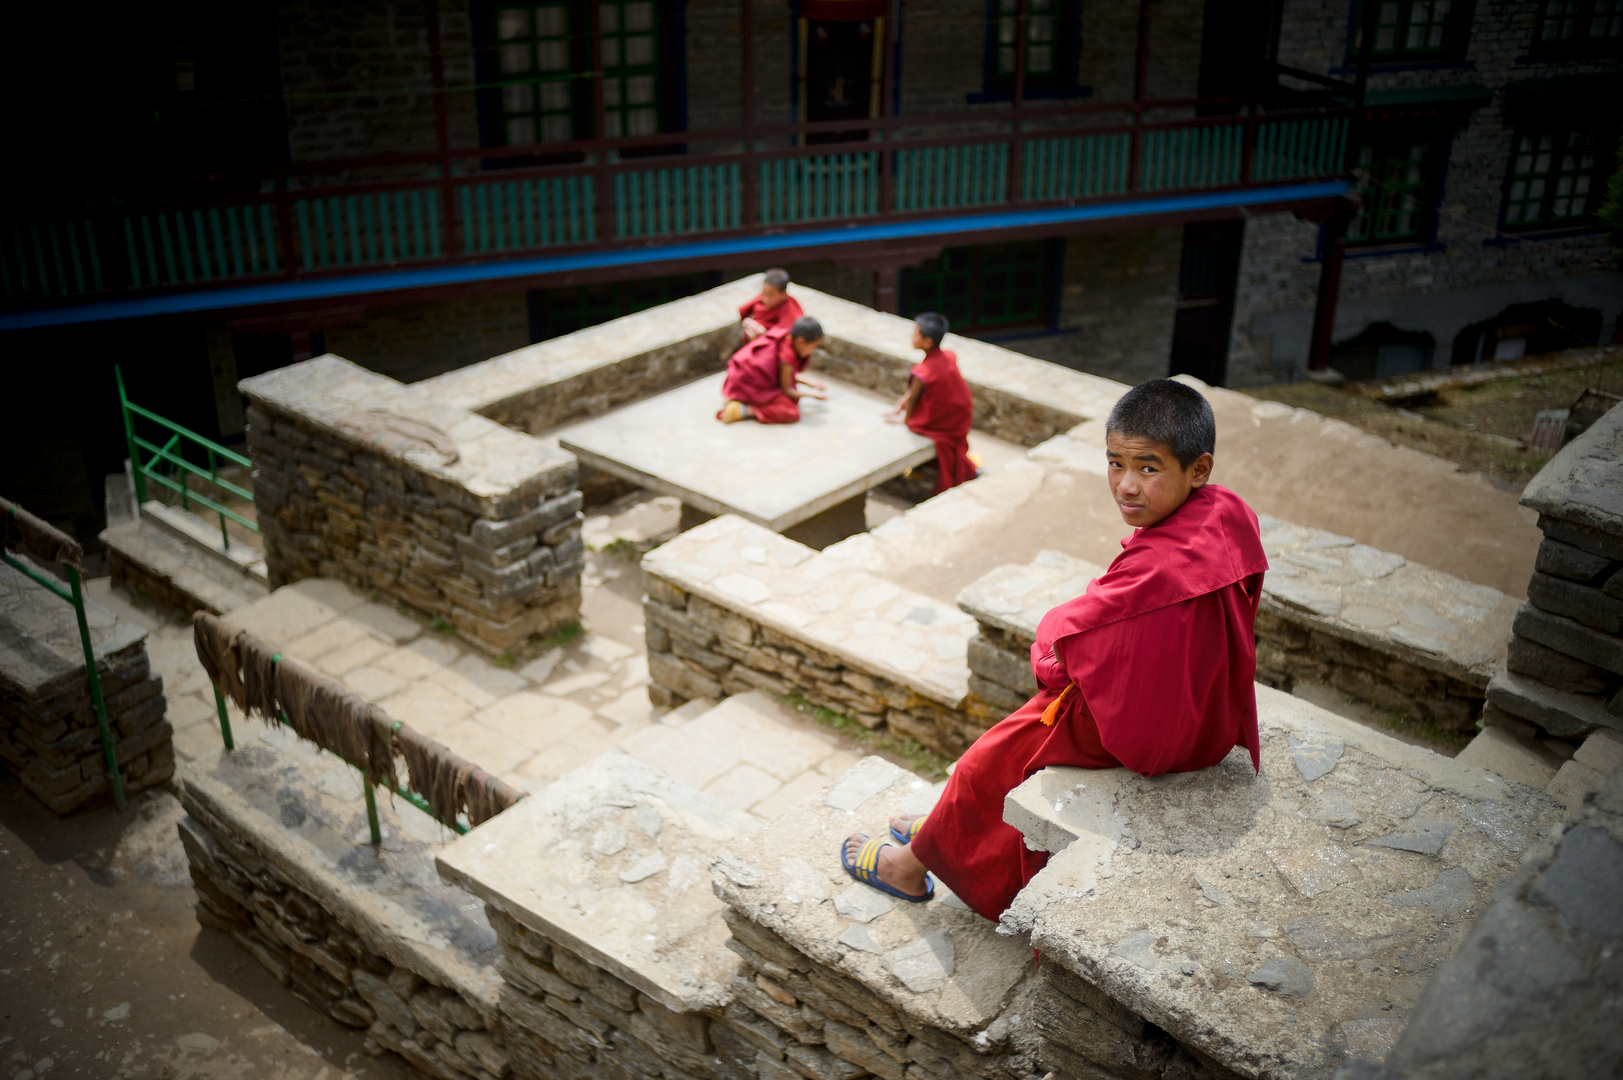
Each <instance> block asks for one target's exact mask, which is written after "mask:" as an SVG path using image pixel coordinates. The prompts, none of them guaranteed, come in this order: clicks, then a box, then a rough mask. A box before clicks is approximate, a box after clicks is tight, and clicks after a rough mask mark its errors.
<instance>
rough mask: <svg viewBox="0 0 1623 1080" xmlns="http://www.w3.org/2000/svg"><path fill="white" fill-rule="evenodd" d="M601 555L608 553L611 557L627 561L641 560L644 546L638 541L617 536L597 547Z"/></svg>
mask: <svg viewBox="0 0 1623 1080" xmlns="http://www.w3.org/2000/svg"><path fill="white" fill-rule="evenodd" d="M597 552H598V554H599V555H607V556H608V557H609V558H611V559H624V560H625V561H626V562H641V561H642V555H643V551H642V547H641V546H640V545H638V544H637V543H636V542H634V541H631V540H627V539H626V538H625V537H623V536H617V537H615V538H614V539H613V540H610V541H609V542H608V543H606V544H604V545H603V546H602V547H600V548H598V549H597Z"/></svg>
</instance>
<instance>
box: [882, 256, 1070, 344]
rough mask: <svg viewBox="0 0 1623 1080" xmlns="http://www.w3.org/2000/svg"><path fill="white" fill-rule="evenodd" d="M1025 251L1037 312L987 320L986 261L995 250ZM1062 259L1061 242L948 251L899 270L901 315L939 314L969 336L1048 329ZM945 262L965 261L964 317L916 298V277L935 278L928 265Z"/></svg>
mask: <svg viewBox="0 0 1623 1080" xmlns="http://www.w3.org/2000/svg"><path fill="white" fill-rule="evenodd" d="M1014 248H1021V249H1028V250H1030V251H1032V252H1033V253H1035V254H1036V255H1037V259H1038V260H1039V261H1038V263H1037V274H1038V280H1037V288H1036V290H1035V293H1036V296H1037V298H1038V302H1037V310H1036V311H1035V312H1034V313H1033V315H1032V317H1030V318H1022V317H1018V316H1016V317H1001V318H988V317H987V316H986V312H985V305H986V301H987V293H986V277H987V273H988V268H987V258H988V256H989V255H990V254H993V253H995V252H997V251H998V250H999V249H1014ZM1063 257H1064V243H1063V241H1054V240H1025V241H1015V242H1011V243H1002V244H979V245H975V246H971V247H957V248H948V249H946V250H945V251H943V252H942V253H941V254H940V255H939V256H937V257H936V259H932V260H929V262H927V263H925V264H922V265H920V266H917V267H909V268H907V269H905V270H903V271H902V282H901V285H902V288H901V296H902V310H903V312H904V313H905V314H908V315H914V314H917V313H918V312H920V311H932V310H933V311H941V313H942V314H943V315H946V316H947V321H948V322H949V323H951V324H952V329H953V330H954V332H960V333H965V334H971V333H991V332H997V333H1002V332H1005V331H1011V330H1032V329H1049V328H1052V327H1053V325H1054V316H1055V311H1056V308H1057V304H1056V292H1055V285H1056V282H1057V278H1058V274H1059V272H1060V265H1061V261H1062V260H1063ZM949 259H955V260H956V259H962V260H966V261H967V264H968V265H967V267H966V268H965V269H964V270H963V271H961V273H963V274H964V276H965V279H966V280H967V282H968V292H967V295H966V296H965V298H964V300H963V303H964V305H965V306H966V307H967V310H968V314H967V316H962V317H955V315H962V312H959V311H951V310H943V309H944V308H948V307H950V305H948V304H945V303H942V302H941V300H942V298H941V297H939V296H933V297H932V298H931V299H930V300H928V301H926V300H923V299H920V298H919V295H918V289H919V284H920V282H919V275H920V274H921V273H924V274H930V275H931V276H936V275H937V274H939V273H940V272H939V271H927V270H926V269H925V267H926V266H928V265H929V263H930V262H937V261H942V262H945V261H947V260H949Z"/></svg>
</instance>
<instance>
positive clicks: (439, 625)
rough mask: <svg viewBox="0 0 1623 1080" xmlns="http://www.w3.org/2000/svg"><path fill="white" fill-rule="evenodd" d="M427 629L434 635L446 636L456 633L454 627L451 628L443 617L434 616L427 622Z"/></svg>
mask: <svg viewBox="0 0 1623 1080" xmlns="http://www.w3.org/2000/svg"><path fill="white" fill-rule="evenodd" d="M428 628H429V629H430V630H432V631H434V633H436V634H445V635H446V636H450V635H451V634H454V633H456V627H454V626H452V625H451V623H450V621H449V620H447V619H446V618H445V616H444V615H436V616H434V617H433V618H432V619H430V620H428Z"/></svg>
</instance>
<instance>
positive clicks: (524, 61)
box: [501, 45, 530, 75]
mask: <svg viewBox="0 0 1623 1080" xmlns="http://www.w3.org/2000/svg"><path fill="white" fill-rule="evenodd" d="M501 68H502V73H503V74H504V75H512V74H514V73H521V72H525V71H529V70H530V47H529V46H528V45H503V46H502V48H501Z"/></svg>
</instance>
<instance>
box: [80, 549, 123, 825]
mask: <svg viewBox="0 0 1623 1080" xmlns="http://www.w3.org/2000/svg"><path fill="white" fill-rule="evenodd" d="M68 584H69V585H70V586H71V587H72V589H73V613H74V614H75V615H77V616H78V617H79V643H80V644H81V645H83V646H84V649H85V675H86V677H87V678H88V679H89V680H90V701H91V703H92V704H93V705H94V706H95V708H96V727H97V728H98V729H99V730H100V731H101V753H102V757H103V758H104V759H106V762H107V779H108V780H110V781H112V784H113V803H114V805H116V806H117V807H118V808H119V809H120V810H123V809H124V777H123V776H122V775H121V774H120V773H119V771H118V751H117V749H116V747H115V746H114V744H113V729H112V725H110V724H109V723H108V722H107V703H106V702H105V701H103V700H102V696H101V675H100V673H99V672H97V671H96V650H95V649H93V648H92V647H91V645H90V623H89V621H88V620H86V619H85V598H84V590H83V589H82V588H81V587H80V585H79V571H78V570H76V569H74V568H73V567H71V566H70V567H68Z"/></svg>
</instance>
